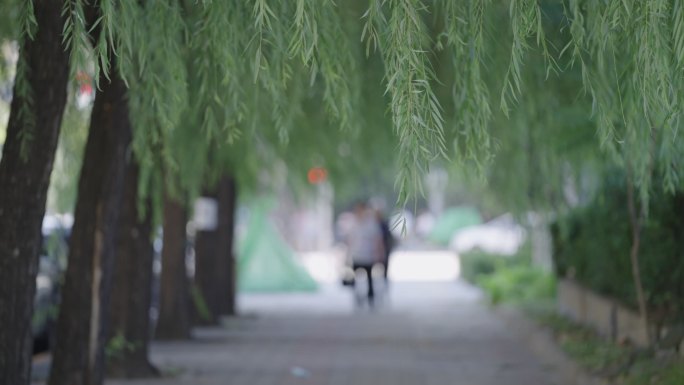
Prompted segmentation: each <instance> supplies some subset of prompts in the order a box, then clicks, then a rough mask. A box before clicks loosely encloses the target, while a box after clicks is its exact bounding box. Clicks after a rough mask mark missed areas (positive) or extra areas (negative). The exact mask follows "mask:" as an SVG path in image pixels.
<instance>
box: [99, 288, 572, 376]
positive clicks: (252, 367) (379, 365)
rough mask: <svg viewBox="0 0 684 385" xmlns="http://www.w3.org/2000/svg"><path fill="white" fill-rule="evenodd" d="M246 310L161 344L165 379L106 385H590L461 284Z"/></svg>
mask: <svg viewBox="0 0 684 385" xmlns="http://www.w3.org/2000/svg"><path fill="white" fill-rule="evenodd" d="M239 304H240V309H241V312H242V314H243V315H242V316H241V317H236V318H230V319H227V320H226V322H225V325H224V327H223V328H208V329H198V330H197V331H196V335H195V337H196V338H195V339H194V340H192V341H188V342H164V343H160V342H156V343H154V345H153V348H152V358H153V361H154V362H155V363H157V364H158V365H159V367H160V368H161V369H162V370H164V371H165V372H166V373H167V375H166V377H164V378H161V379H155V380H137V381H121V380H110V381H108V382H107V384H108V385H124V384H159V385H162V384H168V385H176V384H178V385H180V384H188V385H189V384H206V385H218V384H231V385H247V384H249V385H288V384H312V385H313V384H319V385H352V384H353V385H371V384H373V385H402V384H406V385H447V384H449V385H495V384H496V385H502V384H505V385H570V384H576V383H577V384H581V385H584V384H583V383H581V382H576V380H572V379H569V378H568V376H567V371H566V370H565V368H563V367H562V366H563V364H562V363H559V361H558V360H557V359H551V358H550V357H549V356H548V355H547V354H545V353H544V352H543V351H541V354H540V351H539V349H535V348H533V346H532V345H533V344H532V343H531V342H530V340H529V336H528V335H526V334H525V333H522V332H520V330H521V329H520V328H519V327H516V326H515V325H511V324H510V320H507V319H506V318H505V317H504V318H502V317H500V316H499V315H497V314H496V313H495V312H493V311H492V310H491V309H489V308H488V306H486V305H484V304H482V302H481V298H480V293H479V292H478V291H477V290H476V289H474V288H472V287H471V286H469V285H467V284H465V283H463V282H460V281H455V282H454V281H443V282H433V283H414V282H397V283H395V284H393V285H391V288H390V290H389V291H388V292H387V293H386V295H385V296H384V297H383V299H382V301H381V303H380V304H379V306H378V307H377V309H375V310H369V309H367V308H366V307H362V308H358V307H356V306H355V301H354V300H353V299H352V294H351V292H350V291H349V290H348V289H347V288H343V287H341V286H339V285H335V284H329V285H324V286H323V287H322V290H321V291H320V292H319V293H316V294H278V295H253V294H252V295H242V296H240V298H239Z"/></svg>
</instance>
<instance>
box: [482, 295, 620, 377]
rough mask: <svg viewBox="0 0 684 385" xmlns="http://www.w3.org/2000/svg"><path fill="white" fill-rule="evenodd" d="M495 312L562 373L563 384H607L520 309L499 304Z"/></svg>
mask: <svg viewBox="0 0 684 385" xmlns="http://www.w3.org/2000/svg"><path fill="white" fill-rule="evenodd" d="M493 312H494V313H495V314H496V315H497V316H499V317H500V318H501V319H503V320H504V321H505V322H506V324H507V325H508V326H509V327H510V328H511V329H512V330H513V331H514V332H515V333H516V334H517V335H520V336H522V337H523V338H524V339H525V340H526V341H527V343H528V346H529V347H530V348H531V349H532V352H533V353H535V354H536V355H537V356H538V357H539V358H540V360H541V361H543V363H544V364H546V365H548V366H551V367H553V369H554V370H555V371H556V372H558V373H560V374H561V378H562V380H563V384H564V385H565V384H567V385H607V384H610V383H609V382H606V381H605V380H602V379H599V378H598V377H595V376H592V375H590V374H589V373H587V372H586V371H585V370H584V369H583V368H582V367H581V366H580V365H579V364H577V363H576V362H575V361H573V360H572V359H571V358H570V357H568V356H567V354H565V352H564V351H563V350H562V349H561V348H560V346H558V344H557V342H556V340H555V339H554V337H553V334H552V333H551V331H549V330H548V329H546V328H543V327H542V326H540V325H539V324H538V323H536V322H535V321H533V320H531V319H530V318H529V317H528V316H526V315H525V314H523V313H522V311H520V310H519V309H516V308H513V307H510V306H498V307H494V308H493Z"/></svg>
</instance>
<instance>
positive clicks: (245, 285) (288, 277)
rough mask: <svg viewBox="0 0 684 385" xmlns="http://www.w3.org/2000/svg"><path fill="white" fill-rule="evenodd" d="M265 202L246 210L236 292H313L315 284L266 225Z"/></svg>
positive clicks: (258, 202) (315, 287)
mask: <svg viewBox="0 0 684 385" xmlns="http://www.w3.org/2000/svg"><path fill="white" fill-rule="evenodd" d="M269 207H270V205H269V204H268V202H267V201H265V200H261V201H257V202H256V204H254V205H253V206H252V208H251V210H250V218H249V223H248V225H247V229H246V231H245V236H244V237H243V239H242V240H241V242H240V245H239V253H238V270H237V273H238V275H237V278H238V289H239V290H240V291H242V292H293V291H315V290H317V289H318V285H317V284H316V281H314V280H313V278H311V276H310V275H309V273H308V272H307V271H306V269H305V268H304V267H303V266H301V265H300V264H299V263H298V261H297V259H296V257H295V254H294V251H293V250H292V248H291V247H290V246H289V245H288V244H287V243H286V242H285V241H284V240H283V239H282V237H281V236H280V234H279V233H278V231H277V229H276V228H275V227H274V226H273V224H272V223H271V222H270V221H269V219H268V215H267V211H268V208H269Z"/></svg>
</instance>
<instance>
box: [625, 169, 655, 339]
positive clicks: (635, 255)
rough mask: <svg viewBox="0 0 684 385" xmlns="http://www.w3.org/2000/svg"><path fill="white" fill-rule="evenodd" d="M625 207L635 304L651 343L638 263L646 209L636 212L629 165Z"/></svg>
mask: <svg viewBox="0 0 684 385" xmlns="http://www.w3.org/2000/svg"><path fill="white" fill-rule="evenodd" d="M627 209H628V211H629V223H630V227H631V230H632V247H631V249H630V252H629V259H630V263H631V266H632V280H633V282H634V289H635V291H636V297H637V305H638V306H639V316H640V318H641V324H642V325H641V326H642V328H643V330H644V333H645V336H646V339H647V341H648V342H649V344H650V343H651V333H650V330H649V323H648V307H647V305H646V295H645V294H644V286H643V284H642V282H641V267H640V265H639V249H640V247H641V225H642V223H643V222H644V220H645V219H646V211H645V210H643V209H642V210H640V211H639V212H638V213H637V209H636V198H635V196H634V180H633V178H632V171H631V165H628V166H627Z"/></svg>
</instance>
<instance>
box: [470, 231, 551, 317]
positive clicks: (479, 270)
mask: <svg viewBox="0 0 684 385" xmlns="http://www.w3.org/2000/svg"><path fill="white" fill-rule="evenodd" d="M530 252H531V251H530V247H529V245H526V246H525V247H523V248H521V249H520V251H519V252H518V253H517V254H516V255H514V256H511V257H506V256H500V255H492V254H487V253H485V252H482V251H471V252H468V253H465V254H464V255H462V256H461V275H462V277H463V278H464V279H466V280H467V281H469V282H471V283H473V284H475V285H477V286H480V287H481V288H482V289H483V290H484V291H485V292H486V293H487V294H488V295H489V298H490V299H491V301H492V302H493V303H500V302H507V303H533V302H538V301H540V300H548V299H551V298H553V296H554V295H555V289H556V285H555V279H554V277H553V276H552V275H550V274H548V273H545V272H544V271H542V270H540V269H538V268H535V267H533V266H532V264H531V258H530Z"/></svg>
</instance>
